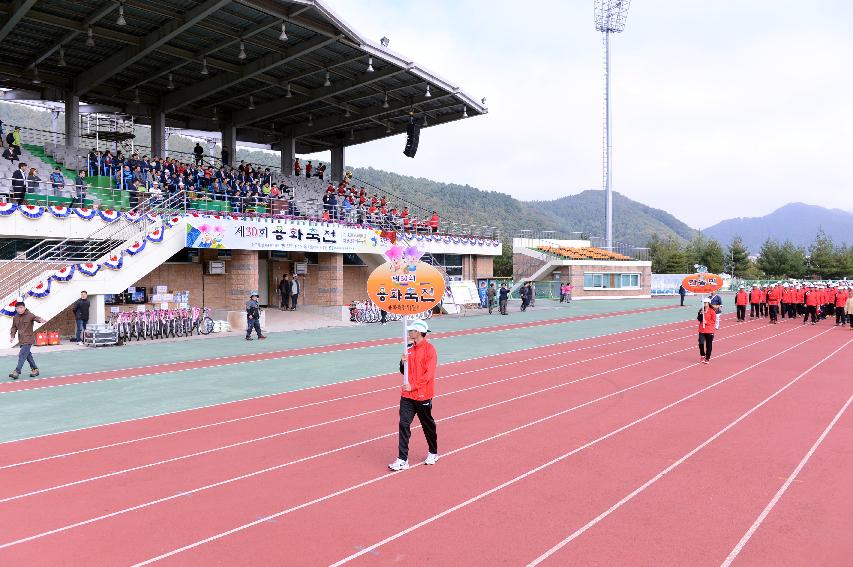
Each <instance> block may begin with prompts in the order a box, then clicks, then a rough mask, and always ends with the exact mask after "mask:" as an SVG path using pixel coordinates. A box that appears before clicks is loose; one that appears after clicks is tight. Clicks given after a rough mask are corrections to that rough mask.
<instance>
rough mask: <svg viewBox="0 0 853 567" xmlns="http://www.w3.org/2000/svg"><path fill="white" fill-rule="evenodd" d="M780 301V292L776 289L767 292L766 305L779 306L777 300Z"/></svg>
mask: <svg viewBox="0 0 853 567" xmlns="http://www.w3.org/2000/svg"><path fill="white" fill-rule="evenodd" d="M781 299H782V290H781V289H779V288H778V287H774V288H770V290H769V291H768V292H767V304H768V305H779V300H781Z"/></svg>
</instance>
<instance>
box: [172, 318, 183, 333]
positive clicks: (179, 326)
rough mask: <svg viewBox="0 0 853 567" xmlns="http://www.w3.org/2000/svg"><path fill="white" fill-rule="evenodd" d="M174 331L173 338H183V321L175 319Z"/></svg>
mask: <svg viewBox="0 0 853 567" xmlns="http://www.w3.org/2000/svg"><path fill="white" fill-rule="evenodd" d="M174 330H175V336H177V337H183V336H184V320H183V319H177V320H176V321H175V329H174Z"/></svg>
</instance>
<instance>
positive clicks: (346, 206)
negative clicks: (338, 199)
mask: <svg viewBox="0 0 853 567" xmlns="http://www.w3.org/2000/svg"><path fill="white" fill-rule="evenodd" d="M341 215H342V216H343V219H344V220H345V221H347V222H352V220H351V219H352V199H350V198H349V197H347V198H345V199H344V200H343V203H342V204H341Z"/></svg>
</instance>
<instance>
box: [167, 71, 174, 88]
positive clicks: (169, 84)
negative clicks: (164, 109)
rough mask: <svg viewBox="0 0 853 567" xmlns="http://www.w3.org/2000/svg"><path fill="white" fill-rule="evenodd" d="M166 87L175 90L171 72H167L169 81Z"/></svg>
mask: <svg viewBox="0 0 853 567" xmlns="http://www.w3.org/2000/svg"><path fill="white" fill-rule="evenodd" d="M166 88H167V89H169V90H170V91H172V90H175V83H174V81H172V74H171V73H169V82H168V83H166Z"/></svg>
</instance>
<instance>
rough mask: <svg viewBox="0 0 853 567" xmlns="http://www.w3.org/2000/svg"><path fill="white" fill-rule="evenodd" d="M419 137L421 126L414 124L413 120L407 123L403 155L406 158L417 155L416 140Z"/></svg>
mask: <svg viewBox="0 0 853 567" xmlns="http://www.w3.org/2000/svg"><path fill="white" fill-rule="evenodd" d="M420 137H421V125H420V124H418V123H417V122H415V120H414V118H413V119H412V120H410V121H409V125H408V126H406V149H404V150H403V154H404V155H405V156H406V157H410V158H413V157H415V154H416V153H418V140H419V139H420Z"/></svg>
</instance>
